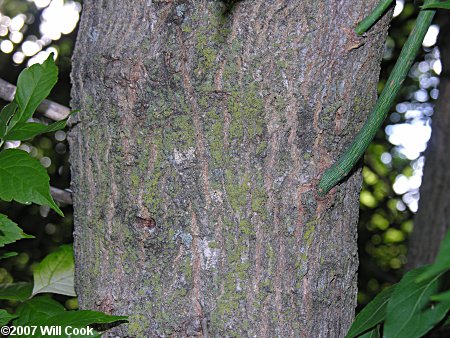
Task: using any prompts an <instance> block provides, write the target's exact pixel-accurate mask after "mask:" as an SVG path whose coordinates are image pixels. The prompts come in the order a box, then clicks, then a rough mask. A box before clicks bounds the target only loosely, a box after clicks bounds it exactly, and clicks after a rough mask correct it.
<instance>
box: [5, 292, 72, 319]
mask: <svg viewBox="0 0 450 338" xmlns="http://www.w3.org/2000/svg"><path fill="white" fill-rule="evenodd" d="M64 311H65V308H64V306H63V305H62V304H61V303H58V302H57V301H55V300H53V299H52V298H50V297H47V296H38V297H33V298H32V299H30V300H27V301H26V302H24V303H22V304H20V305H19V307H18V308H17V311H16V315H18V318H17V319H16V320H14V322H13V324H14V325H15V326H19V325H22V326H23V325H38V324H40V323H42V322H44V320H45V319H47V318H48V317H52V316H55V315H57V314H59V313H62V312H64ZM53 325H59V323H55V324H53Z"/></svg>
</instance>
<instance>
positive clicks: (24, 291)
mask: <svg viewBox="0 0 450 338" xmlns="http://www.w3.org/2000/svg"><path fill="white" fill-rule="evenodd" d="M32 290H33V284H32V283H25V282H18V283H14V284H8V285H0V299H5V300H14V301H19V302H23V301H25V300H27V299H28V298H30V297H31V291H32Z"/></svg>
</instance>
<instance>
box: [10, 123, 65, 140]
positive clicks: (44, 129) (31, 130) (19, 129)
mask: <svg viewBox="0 0 450 338" xmlns="http://www.w3.org/2000/svg"><path fill="white" fill-rule="evenodd" d="M66 123H67V120H62V121H58V122H55V123H52V124H50V125H48V126H46V125H45V124H42V123H36V122H29V123H18V124H16V125H15V126H14V128H13V129H11V131H9V132H8V133H7V134H6V136H5V137H4V140H5V141H9V140H14V141H25V140H29V139H32V138H33V137H35V136H37V135H40V134H44V133H49V132H51V131H56V130H60V129H63V128H64V127H65V126H66Z"/></svg>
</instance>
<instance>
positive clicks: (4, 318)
mask: <svg viewBox="0 0 450 338" xmlns="http://www.w3.org/2000/svg"><path fill="white" fill-rule="evenodd" d="M14 318H17V316H16V315H12V314H10V313H9V312H8V311H6V310H3V309H0V326H3V325H6V324H8V323H9V322H10V321H11V320H13V319H14Z"/></svg>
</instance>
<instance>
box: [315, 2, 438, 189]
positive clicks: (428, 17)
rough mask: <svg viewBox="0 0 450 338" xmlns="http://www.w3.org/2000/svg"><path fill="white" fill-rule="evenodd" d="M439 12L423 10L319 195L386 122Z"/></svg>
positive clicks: (337, 179) (343, 172)
mask: <svg viewBox="0 0 450 338" xmlns="http://www.w3.org/2000/svg"><path fill="white" fill-rule="evenodd" d="M437 1H438V0H426V1H425V6H426V5H430V4H433V3H436V2H437ZM435 13H436V11H435V10H422V11H420V13H419V16H418V17H417V20H416V24H415V26H414V28H413V30H412V32H411V34H410V35H409V37H408V40H406V43H405V45H404V46H403V48H402V51H401V53H400V56H399V58H398V60H397V63H396V64H395V66H394V69H393V70H392V73H391V75H390V76H389V78H388V80H387V82H386V85H385V87H384V89H383V91H382V93H381V95H380V97H379V98H378V101H377V103H376V104H375V107H374V108H373V109H372V112H371V113H370V115H369V118H368V119H367V121H366V123H365V124H364V126H363V127H362V129H361V131H360V132H359V133H358V135H357V136H356V138H355V139H354V141H353V143H352V144H351V145H350V146H349V147H348V148H347V149H346V150H345V152H344V153H343V154H342V155H341V156H340V157H339V159H338V160H337V161H336V162H335V163H334V164H333V165H332V166H331V167H330V168H328V169H327V170H325V172H324V173H323V175H322V177H321V179H320V181H319V184H318V194H319V195H321V196H323V195H325V194H327V193H328V192H329V191H330V190H331V189H332V188H333V187H334V186H335V185H336V184H338V183H339V182H340V181H341V180H342V179H344V178H345V177H346V176H347V175H348V174H349V172H350V170H351V169H352V168H353V167H354V166H355V164H356V163H357V162H358V160H359V159H360V158H361V157H362V155H363V154H364V152H365V151H366V149H367V147H368V146H369V144H370V142H372V140H373V138H374V137H375V134H376V132H377V131H378V129H379V128H380V127H381V125H382V124H383V121H384V120H385V119H386V116H387V113H388V111H389V109H390V107H391V106H392V104H393V102H394V100H395V97H396V96H397V93H398V91H399V90H400V87H401V85H402V83H403V81H404V80H405V78H406V76H407V75H408V72H409V69H410V68H411V66H412V64H413V62H414V60H415V58H416V55H417V53H418V51H419V49H420V48H421V46H422V42H423V39H424V37H425V34H426V33H427V31H428V28H429V27H430V25H431V22H432V21H433V17H434V14H435Z"/></svg>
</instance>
